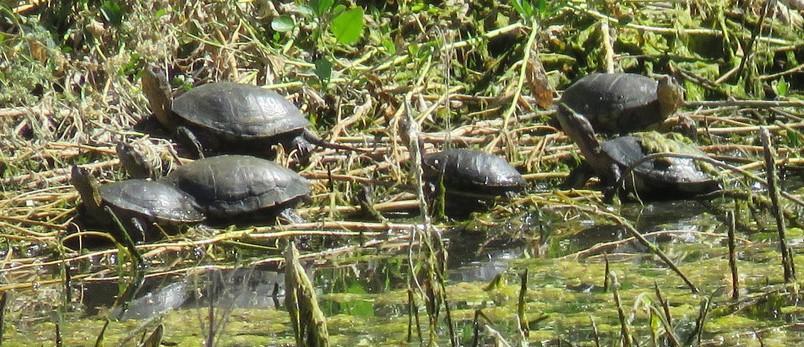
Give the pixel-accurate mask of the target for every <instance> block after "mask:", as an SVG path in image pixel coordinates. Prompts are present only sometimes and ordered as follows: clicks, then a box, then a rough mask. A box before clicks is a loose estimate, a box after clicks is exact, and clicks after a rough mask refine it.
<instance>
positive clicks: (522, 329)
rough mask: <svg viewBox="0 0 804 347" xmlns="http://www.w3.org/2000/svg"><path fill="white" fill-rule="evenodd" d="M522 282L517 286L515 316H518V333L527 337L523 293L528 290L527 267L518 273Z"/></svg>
mask: <svg viewBox="0 0 804 347" xmlns="http://www.w3.org/2000/svg"><path fill="white" fill-rule="evenodd" d="M520 278H521V279H522V284H521V285H520V287H519V302H517V305H516V313H517V317H519V333H520V334H521V335H522V336H524V337H528V335H529V333H530V331H529V330H528V319H527V318H526V317H525V295H526V294H527V292H528V269H525V271H524V272H522V275H520Z"/></svg>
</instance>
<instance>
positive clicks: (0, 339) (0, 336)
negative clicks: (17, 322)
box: [0, 291, 8, 345]
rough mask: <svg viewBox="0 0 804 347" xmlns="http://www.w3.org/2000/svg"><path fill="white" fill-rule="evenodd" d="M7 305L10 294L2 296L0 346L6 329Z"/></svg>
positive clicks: (4, 293)
mask: <svg viewBox="0 0 804 347" xmlns="http://www.w3.org/2000/svg"><path fill="white" fill-rule="evenodd" d="M6 304H8V292H6V291H3V293H2V294H0V345H2V344H3V328H4V327H5V321H6V320H5V316H6Z"/></svg>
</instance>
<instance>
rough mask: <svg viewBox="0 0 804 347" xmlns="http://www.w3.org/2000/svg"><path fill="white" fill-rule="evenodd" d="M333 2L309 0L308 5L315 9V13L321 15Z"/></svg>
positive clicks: (327, 10)
mask: <svg viewBox="0 0 804 347" xmlns="http://www.w3.org/2000/svg"><path fill="white" fill-rule="evenodd" d="M334 3H335V0H313V1H310V6H312V7H313V9H314V10H315V14H317V15H318V16H319V17H321V16H323V15H324V14H325V13H327V12H329V9H330V8H332V4H334Z"/></svg>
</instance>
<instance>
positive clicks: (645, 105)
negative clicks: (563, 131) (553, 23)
mask: <svg viewBox="0 0 804 347" xmlns="http://www.w3.org/2000/svg"><path fill="white" fill-rule="evenodd" d="M683 103H684V96H683V91H682V89H681V87H680V86H679V85H677V84H676V83H674V82H673V80H672V78H670V77H669V76H661V77H660V78H659V80H658V82H657V81H655V80H653V79H651V78H649V77H645V76H642V75H637V74H632V73H593V74H590V75H587V76H585V77H583V78H581V79H580V80H578V81H577V82H575V83H574V84H573V85H572V86H570V87H569V88H567V90H565V91H564V93H563V94H562V95H561V100H560V101H559V104H565V105H566V106H567V107H569V108H570V109H572V110H573V111H575V112H577V113H579V114H581V115H583V116H584V117H586V119H587V120H588V121H589V123H590V124H591V125H592V128H593V129H594V131H595V132H596V133H598V134H627V133H630V132H633V131H640V130H644V129H646V128H648V127H649V126H651V125H654V124H658V123H661V122H663V121H664V120H665V119H667V117H668V116H670V115H671V114H673V113H674V112H675V111H676V109H678V108H679V107H680V106H681V105H682V104H683ZM558 113H564V115H565V116H566V111H564V110H563V109H562V108H559V109H558ZM556 117H558V115H557V116H556ZM551 125H553V126H556V125H559V121H558V119H557V118H554V119H553V120H551ZM562 128H563V127H562Z"/></svg>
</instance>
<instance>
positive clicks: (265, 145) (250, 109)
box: [142, 65, 357, 158]
mask: <svg viewBox="0 0 804 347" xmlns="http://www.w3.org/2000/svg"><path fill="white" fill-rule="evenodd" d="M142 89H143V92H144V93H145V95H146V96H147V97H148V101H149V103H150V106H151V110H152V111H153V112H154V115H155V116H156V119H157V120H158V121H159V123H160V124H161V125H162V126H163V127H165V128H166V129H168V130H170V131H175V132H176V135H177V137H178V138H179V139H182V140H184V142H186V144H188V145H190V146H191V148H193V149H194V150H195V151H196V152H197V153H196V154H197V155H198V157H200V158H203V157H204V153H205V152H218V151H222V152H225V153H243V154H254V155H263V154H265V153H267V152H268V150H269V148H270V146H271V145H273V144H282V145H283V146H284V147H285V148H286V149H287V150H288V151H289V150H291V149H296V150H298V151H299V153H300V156H301V157H302V158H306V157H307V155H308V153H309V152H310V148H311V147H312V146H311V144H310V143H314V144H315V145H318V146H322V147H329V148H333V149H343V150H357V149H355V148H352V147H348V146H342V145H338V144H333V143H328V142H325V141H323V140H321V139H320V138H318V137H316V136H315V135H314V134H313V133H311V132H310V131H309V130H307V129H306V127H307V126H309V125H310V123H309V122H308V121H307V119H306V118H305V117H304V115H303V114H302V113H301V111H300V110H299V108H298V107H296V105H293V104H292V103H291V102H289V101H287V100H286V99H285V98H283V97H282V96H281V95H279V94H277V93H275V92H272V91H269V90H266V89H263V88H260V87H257V86H253V85H247V84H240V83H232V82H216V83H207V84H204V85H201V86H198V87H195V88H193V89H191V90H190V91H188V92H186V93H184V94H182V95H180V96H178V97H176V98H175V99H173V97H172V95H171V89H170V84H169V83H168V79H167V75H166V74H165V72H164V71H162V69H160V68H159V67H156V66H153V65H152V66H148V67H147V68H146V69H145V70H144V71H143V75H142Z"/></svg>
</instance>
